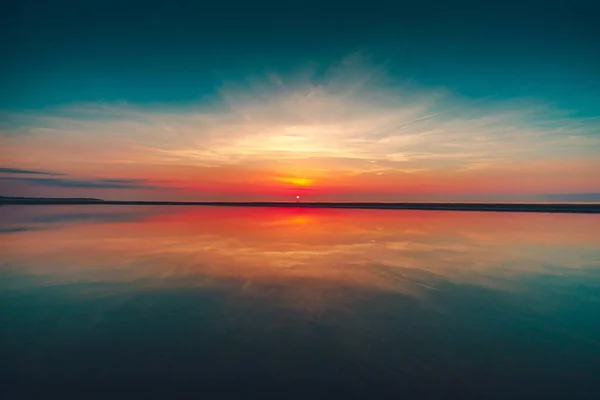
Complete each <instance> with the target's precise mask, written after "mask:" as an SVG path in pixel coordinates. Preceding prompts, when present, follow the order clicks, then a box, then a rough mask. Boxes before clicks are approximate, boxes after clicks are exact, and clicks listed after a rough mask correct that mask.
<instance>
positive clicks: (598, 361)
mask: <svg viewBox="0 0 600 400" xmlns="http://www.w3.org/2000/svg"><path fill="white" fill-rule="evenodd" d="M0 221H1V227H0V354H2V356H1V359H2V360H1V361H0V366H1V370H0V372H1V375H0V376H1V378H0V379H1V380H0V390H1V391H2V392H1V393H4V394H6V395H8V396H9V398H26V397H27V396H35V395H39V394H43V395H44V396H47V395H49V394H51V393H52V394H54V393H68V394H71V393H77V394H79V395H81V396H84V397H86V396H87V397H89V396H90V395H91V394H102V395H103V396H107V395H110V396H113V397H118V396H115V394H118V395H123V396H125V395H127V396H129V397H135V396H147V395H156V396H171V395H172V394H173V393H174V392H176V393H186V394H193V395H194V396H195V397H200V398H226V397H231V396H234V397H239V398H255V397H260V398H292V397H294V398H296V397H297V398H307V397H311V396H312V397H313V398H314V397H317V398H321V397H322V398H333V397H334V396H340V397H341V398H388V397H389V398H477V399H481V398H490V399H509V398H510V399H515V398H524V399H525V398H527V399H530V398H571V399H587V398H589V399H596V398H600V379H598V376H600V375H599V374H600V318H599V317H600V216H598V215H574V214H528V213H514V214H513V213H487V212H477V213H471V212H452V211H390V210H335V209H293V208H286V209H278V208H260V209H256V208H243V207H240V208H235V207H233V208H219V207H166V206H165V207H145V206H101V205H99V206H96V205H84V206H68V205H64V206H3V207H0ZM163 398H164V397H163Z"/></svg>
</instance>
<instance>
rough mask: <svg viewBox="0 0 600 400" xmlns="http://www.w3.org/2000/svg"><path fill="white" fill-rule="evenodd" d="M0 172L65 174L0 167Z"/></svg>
mask: <svg viewBox="0 0 600 400" xmlns="http://www.w3.org/2000/svg"><path fill="white" fill-rule="evenodd" d="M0 174H16V175H65V174H60V173H58V172H51V171H36V170H32V169H21V168H10V167H0Z"/></svg>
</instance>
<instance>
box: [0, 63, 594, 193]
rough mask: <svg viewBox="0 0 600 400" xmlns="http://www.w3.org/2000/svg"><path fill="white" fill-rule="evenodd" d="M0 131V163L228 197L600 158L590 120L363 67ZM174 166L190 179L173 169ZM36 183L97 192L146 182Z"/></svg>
mask: <svg viewBox="0 0 600 400" xmlns="http://www.w3.org/2000/svg"><path fill="white" fill-rule="evenodd" d="M5 120H6V122H5V124H4V125H5V126H6V127H10V129H8V128H7V129H5V131H4V134H3V135H2V136H0V140H2V144H3V145H4V147H5V148H6V149H9V151H8V152H7V154H6V155H3V156H2V157H0V162H2V161H5V162H7V163H10V164H13V165H16V164H18V165H31V164H28V162H29V161H31V160H48V161H47V162H48V164H49V165H53V168H54V167H55V166H60V169H61V170H68V169H69V168H72V169H79V170H83V169H86V170H93V171H94V175H97V171H98V170H100V169H102V170H106V169H107V168H114V170H118V171H132V172H131V173H129V174H128V176H140V175H139V171H142V170H143V169H144V168H154V169H153V171H159V174H162V173H163V172H162V171H175V172H172V175H173V176H174V177H175V178H174V179H181V180H187V181H188V182H191V183H190V184H191V185H193V184H195V182H197V181H199V180H204V181H210V180H213V179H214V180H216V181H218V182H219V183H220V184H230V185H236V184H238V183H239V182H241V181H242V179H241V178H240V176H246V177H247V176H248V175H250V174H251V171H254V170H260V171H262V172H264V171H267V172H269V171H270V173H272V176H271V178H272V179H273V180H275V179H276V177H277V176H288V175H289V176H295V177H298V178H299V179H313V178H314V177H315V176H317V177H320V176H323V177H329V179H330V180H332V181H337V180H339V179H338V177H340V179H341V178H342V177H343V178H344V179H348V180H353V182H354V183H355V184H357V185H358V186H360V185H361V184H365V185H370V184H371V182H376V181H377V179H378V178H377V179H376V177H382V178H381V179H382V180H381V181H377V182H385V184H386V185H388V186H390V182H394V183H396V184H398V183H399V182H400V183H401V182H402V179H409V178H403V177H406V176H409V175H410V179H412V180H413V181H414V180H418V179H421V180H424V181H425V180H426V179H425V178H427V179H429V180H431V179H433V178H431V179H430V177H433V176H438V177H441V178H439V179H440V180H444V182H448V179H449V178H450V177H451V178H453V179H456V180H460V179H462V177H464V176H474V175H476V174H481V173H496V172H498V171H504V172H505V173H506V174H511V176H517V175H518V176H519V177H529V178H530V180H535V179H534V178H535V177H537V176H540V174H543V173H544V172H543V170H542V169H540V168H538V167H537V165H539V161H540V160H550V162H551V163H553V165H555V166H560V165H562V164H561V163H562V162H563V161H564V163H565V165H567V164H568V162H571V161H569V160H576V162H579V160H581V163H580V165H586V167H585V168H584V169H585V171H592V170H593V169H595V168H596V166H598V165H597V164H598V163H599V162H598V157H597V155H598V154H599V153H600V134H599V132H600V119H598V118H587V119H585V118H576V117H574V116H572V115H570V114H569V113H567V112H565V111H563V110H558V109H554V108H552V107H550V106H547V105H545V104H544V103H543V102H542V101H541V100H540V99H538V100H531V99H526V100H522V99H521V100H511V99H498V98H494V97H486V98H480V99H471V98H465V97H461V96H460V95H458V94H456V93H452V92H449V91H447V90H445V89H443V88H423V87H419V86H417V85H414V84H411V83H406V82H400V83H399V82H398V81H394V80H393V79H391V78H390V77H389V76H388V75H387V73H386V69H385V68H382V67H380V66H375V65H372V64H371V63H370V62H369V61H368V60H367V59H365V58H364V57H361V56H360V55H351V56H349V57H347V58H346V59H344V60H342V61H341V62H340V63H339V64H338V65H334V66H332V67H329V68H324V69H318V68H315V69H314V71H312V72H310V73H303V74H299V75H292V76H287V75H281V74H275V73H267V74H265V75H264V76H262V77H258V78H252V79H248V80H247V81H246V82H242V83H240V84H226V85H223V87H222V89H221V91H220V95H219V96H218V97H216V98H213V99H211V100H210V101H204V102H202V103H197V104H189V105H186V106H181V107H178V108H175V107H173V106H166V105H162V106H161V105H154V106H148V107H138V106H135V105H131V104H82V105H76V106H69V107H62V108H55V109H52V110H46V111H45V112H38V113H21V114H12V115H10V116H7V117H6V118H5ZM36 165H37V164H36ZM568 165H569V166H567V167H564V168H562V167H557V168H558V169H559V172H558V173H554V175H553V176H552V177H551V178H552V179H555V180H557V179H562V180H563V181H564V182H565V184H568V182H569V181H570V178H569V177H571V176H572V177H575V178H576V179H575V180H577V179H583V178H581V177H582V176H583V175H582V173H581V169H582V168H583V167H582V168H579V167H577V168H575V167H573V168H571V167H570V165H572V163H571V164H568ZM176 167H182V168H183V167H186V168H188V169H189V171H190V172H189V173H185V174H184V173H182V172H181V171H182V170H174V169H170V168H176ZM180 172H181V173H180ZM586 173H587V172H586ZM194 174H195V175H194ZM284 174H286V175H284ZM436 174H437V175H436ZM164 175H167V172H164ZM255 175H256V174H255ZM152 176H156V175H152ZM169 179H171V177H169ZM361 179H362V181H359V180H361ZM494 179H495V180H496V182H500V180H501V178H499V177H497V176H496V177H495V178H494ZM548 179H550V178H547V180H548ZM586 179H587V181H590V180H591V178H586ZM243 181H244V182H249V181H250V179H245V180H243ZM587 181H586V182H587ZM32 182H33V181H32ZM38 183H39V184H42V185H44V184H45V185H53V186H61V187H99V188H123V187H131V186H134V187H137V186H143V185H147V184H148V183H147V182H117V181H112V182H110V181H106V180H104V181H102V180H93V181H88V180H81V181H73V180H62V179H54V180H42V181H39V182H38ZM317 183H318V180H317ZM517 183H518V182H517ZM517 183H515V185H517ZM283 184H285V182H283ZM382 184H383V183H382ZM424 184H427V185H430V186H436V185H435V184H431V182H429V181H428V183H427V182H424ZM518 184H519V185H520V186H519V187H523V183H518ZM585 184H586V185H588V184H587V183H585ZM580 186H584V184H583V183H582V184H581V185H580ZM588 186H589V185H588ZM515 187H517V186H515ZM517 189H518V188H517ZM551 190H552V189H551ZM578 190H580V189H578ZM583 190H590V191H595V190H596V188H587V189H583Z"/></svg>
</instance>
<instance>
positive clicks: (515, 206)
mask: <svg viewBox="0 0 600 400" xmlns="http://www.w3.org/2000/svg"><path fill="white" fill-rule="evenodd" d="M0 205H132V206H136V205H137V206H142V205H143V206H218V207H290V208H348V209H375V210H444V211H495V212H546V213H584V214H598V213H600V204H598V203H596V204H593V203H589V204H573V203H556V204H548V203H541V204H540V203H410V202H402V203H374V202H368V203H367V202H361V203H354V202H353V203H340V202H323V203H319V202H300V203H295V202H257V201H238V202H224V201H112V200H100V199H58V198H57V199H53V198H44V199H42V198H40V199H36V198H7V197H4V198H0Z"/></svg>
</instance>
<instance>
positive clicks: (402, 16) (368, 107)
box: [0, 0, 600, 201]
mask: <svg viewBox="0 0 600 400" xmlns="http://www.w3.org/2000/svg"><path fill="white" fill-rule="evenodd" d="M450 3H452V5H451V6H450V5H449V4H450ZM491 3H492V4H488V3H487V2H436V3H431V2H415V3H413V2H410V3H408V2H407V3H404V2H398V1H396V2H372V1H371V2H360V3H359V2H357V3H351V4H348V3H347V2H327V4H328V5H323V4H320V3H319V2H309V1H294V2H286V1H277V2H270V3H267V2H261V1H259V2H249V1H247V2H215V3H211V4H208V3H207V2H204V1H196V2H192V1H189V2H182V1H173V2H167V1H165V2H153V1H145V2H133V1H119V2H116V1H108V0H107V1H89V2H88V1H85V2H83V1H63V0H60V1H53V2H47V1H40V0H30V1H20V2H13V4H12V5H10V6H9V7H8V10H7V11H8V12H7V13H4V14H5V16H4V18H3V19H4V21H3V23H2V28H0V29H1V32H2V36H3V37H5V38H10V39H9V40H6V39H4V40H2V42H1V43H0V51H1V54H3V55H4V56H3V59H4V62H3V63H2V64H1V66H0V87H2V88H3V91H2V92H1V93H0V148H1V151H0V196H36V197H96V198H104V199H115V200H136V199H139V200H241V201H243V200H290V201H294V200H295V197H296V196H297V195H299V196H301V198H302V199H303V200H304V199H306V201H328V200H331V201H405V200H406V201H600V172H599V171H600V73H599V72H598V71H600V45H599V43H600V34H599V33H600V30H599V28H598V27H597V26H595V23H596V22H597V21H595V20H594V17H593V15H594V13H593V11H592V7H593V4H592V2H581V4H578V2H577V1H575V2H552V1H545V2H531V1H524V2H520V3H519V5H515V4H509V3H514V2H501V3H502V4H499V5H494V4H493V3H496V2H491Z"/></svg>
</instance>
